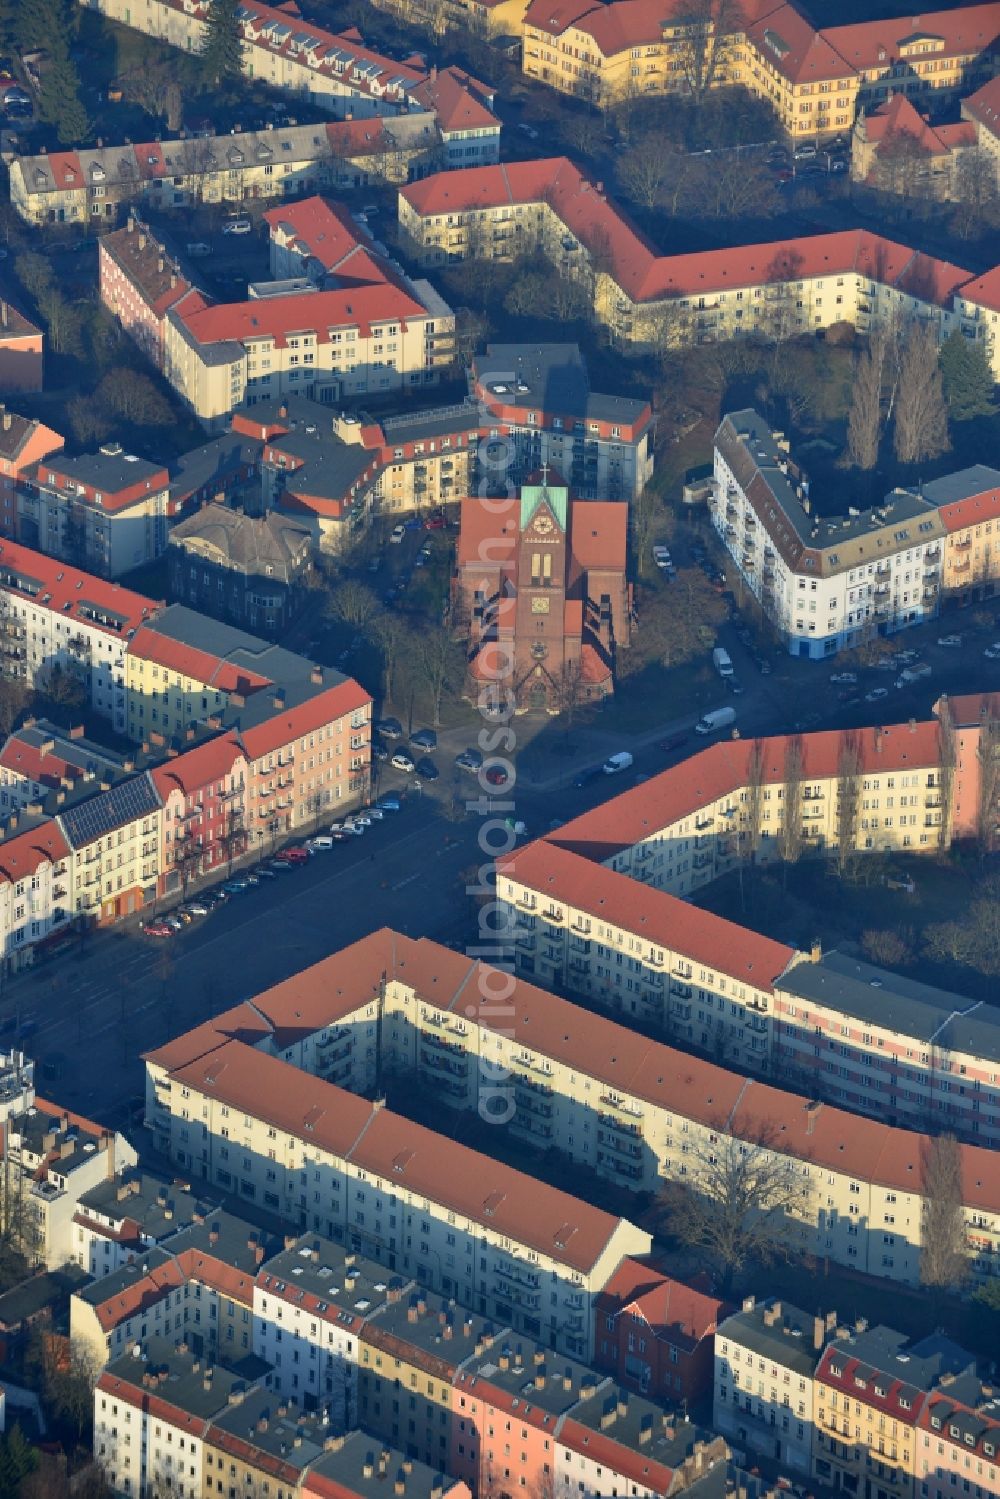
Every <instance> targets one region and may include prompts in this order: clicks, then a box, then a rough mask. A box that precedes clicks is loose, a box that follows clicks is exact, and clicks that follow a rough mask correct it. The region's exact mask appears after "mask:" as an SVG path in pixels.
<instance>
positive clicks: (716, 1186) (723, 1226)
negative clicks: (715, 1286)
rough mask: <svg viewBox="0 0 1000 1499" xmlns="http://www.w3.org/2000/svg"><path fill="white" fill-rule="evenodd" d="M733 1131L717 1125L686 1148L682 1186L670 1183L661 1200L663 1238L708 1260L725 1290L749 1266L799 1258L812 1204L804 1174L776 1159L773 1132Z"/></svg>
mask: <svg viewBox="0 0 1000 1499" xmlns="http://www.w3.org/2000/svg"><path fill="white" fill-rule="evenodd" d="M732 1128H733V1126H732V1125H731V1124H730V1123H729V1122H728V1121H725V1122H720V1123H719V1125H718V1127H717V1130H716V1131H713V1132H712V1133H709V1134H706V1135H705V1136H703V1137H702V1138H701V1139H700V1140H699V1141H698V1142H697V1143H695V1144H694V1145H689V1147H688V1150H687V1153H686V1156H685V1164H686V1165H687V1181H686V1182H684V1183H681V1182H671V1183H669V1184H667V1185H666V1186H665V1187H664V1189H663V1191H662V1193H661V1198H660V1202H661V1206H662V1209H663V1213H664V1216H665V1220H666V1227H667V1229H668V1232H670V1233H671V1234H672V1235H673V1236H674V1237H675V1238H677V1239H679V1240H680V1241H681V1243H682V1244H685V1245H686V1246H687V1247H688V1248H689V1249H694V1250H697V1251H698V1252H699V1253H701V1254H704V1255H706V1256H707V1258H708V1259H709V1260H710V1261H711V1262H712V1263H713V1264H714V1265H715V1266H716V1267H717V1269H718V1270H719V1272H720V1275H721V1279H722V1286H723V1289H724V1290H725V1291H728V1290H729V1288H730V1287H731V1285H732V1282H733V1279H734V1277H735V1276H736V1275H737V1274H738V1273H739V1271H741V1270H742V1269H743V1268H744V1267H745V1266H746V1265H748V1264H750V1263H751V1262H755V1261H756V1262H761V1263H770V1262H773V1261H774V1260H778V1259H782V1258H789V1257H790V1256H791V1255H793V1254H795V1253H797V1252H798V1250H799V1249H800V1247H801V1243H800V1238H801V1235H800V1231H799V1230H800V1226H801V1223H802V1221H803V1219H805V1217H806V1216H807V1211H808V1208H809V1203H810V1199H811V1197H812V1186H811V1184H810V1178H809V1175H808V1170H807V1169H804V1168H803V1165H802V1162H801V1161H800V1160H798V1159H792V1158H791V1157H789V1156H787V1155H785V1154H783V1153H782V1152H781V1150H780V1149H779V1146H778V1142H779V1140H780V1135H779V1133H778V1131H777V1129H775V1128H774V1127H772V1126H771V1125H769V1124H764V1125H763V1126H761V1127H754V1128H752V1129H750V1130H748V1131H746V1132H743V1131H740V1132H739V1133H729V1131H730V1130H732ZM737 1128H738V1126H737ZM688 1183H690V1185H689V1184H688Z"/></svg>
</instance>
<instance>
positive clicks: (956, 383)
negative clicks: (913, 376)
mask: <svg viewBox="0 0 1000 1499" xmlns="http://www.w3.org/2000/svg"><path fill="white" fill-rule="evenodd" d="M941 379H942V381H943V382H944V398H945V400H946V401H947V402H948V414H949V416H950V417H951V419H952V421H953V422H968V421H971V420H972V418H973V417H976V416H992V415H993V412H994V411H995V409H996V408H995V407H994V405H993V372H992V370H991V369H990V364H989V360H988V359H987V357H986V349H985V347H984V345H983V344H981V343H979V342H978V340H975V339H971V338H966V337H965V336H964V334H962V333H957V332H956V333H950V334H949V335H948V337H947V338H946V339H945V341H944V343H943V344H942V345H941Z"/></svg>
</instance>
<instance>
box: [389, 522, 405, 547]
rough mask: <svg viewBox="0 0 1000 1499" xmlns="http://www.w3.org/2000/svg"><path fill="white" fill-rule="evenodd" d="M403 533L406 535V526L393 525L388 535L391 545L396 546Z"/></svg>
mask: <svg viewBox="0 0 1000 1499" xmlns="http://www.w3.org/2000/svg"><path fill="white" fill-rule="evenodd" d="M405 535H406V527H405V526H403V525H399V526H393V528H392V531H391V532H390V535H389V540H390V541H391V542H392V544H393V546H397V547H398V546H399V543H400V542H401V541H402V539H403V537H404V536H405Z"/></svg>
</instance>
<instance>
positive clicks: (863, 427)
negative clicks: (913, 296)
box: [847, 328, 889, 469]
mask: <svg viewBox="0 0 1000 1499" xmlns="http://www.w3.org/2000/svg"><path fill="white" fill-rule="evenodd" d="M888 352H889V337H888V334H887V333H886V330H885V329H884V328H874V329H872V331H871V333H870V334H869V337H868V348H867V349H866V350H865V352H864V353H863V354H859V355H858V357H857V359H856V360H855V361H854V380H853V384H852V390H851V409H850V413H849V415H848V418H847V454H848V457H849V458H850V461H851V462H852V463H853V464H854V466H855V467H856V468H862V469H872V468H874V467H875V465H876V463H877V462H878V450H879V445H880V443H881V441H882V415H883V394H884V386H885V373H886V360H887V356H888Z"/></svg>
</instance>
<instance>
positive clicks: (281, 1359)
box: [253, 1234, 408, 1433]
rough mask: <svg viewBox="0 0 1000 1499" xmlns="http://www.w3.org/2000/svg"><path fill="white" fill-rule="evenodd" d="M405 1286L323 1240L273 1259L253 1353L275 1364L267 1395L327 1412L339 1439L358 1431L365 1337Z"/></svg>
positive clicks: (257, 1307) (263, 1281) (262, 1278)
mask: <svg viewBox="0 0 1000 1499" xmlns="http://www.w3.org/2000/svg"><path fill="white" fill-rule="evenodd" d="M390 1279H391V1282H392V1283H391V1285H390V1284H389V1280H390ZM406 1284H408V1283H406V1282H403V1281H401V1280H400V1279H399V1277H398V1276H395V1277H387V1276H386V1273H385V1269H384V1267H383V1266H382V1265H379V1264H377V1263H376V1262H375V1261H373V1260H362V1259H359V1258H358V1256H357V1255H355V1254H353V1253H351V1252H350V1251H349V1250H346V1249H345V1248H344V1246H343V1245H342V1244H336V1243H333V1242H332V1241H331V1240H329V1239H324V1238H321V1237H320V1236H318V1235H316V1234H306V1235H304V1236H303V1237H302V1238H300V1239H298V1240H296V1241H295V1242H294V1243H292V1244H290V1245H289V1247H288V1248H286V1249H284V1250H283V1251H282V1252H281V1253H280V1254H277V1255H275V1256H274V1257H273V1258H272V1259H270V1260H267V1261H266V1262H265V1264H263V1265H262V1266H261V1268H260V1271H259V1273H258V1276H257V1280H256V1283H255V1285H254V1292H253V1351H254V1353H255V1354H256V1355H257V1356H258V1358H262V1359H264V1360H265V1361H266V1362H267V1363H268V1364H270V1365H271V1372H270V1374H269V1375H268V1376H267V1385H268V1388H269V1389H272V1390H275V1391H276V1392H277V1393H278V1394H279V1395H283V1396H285V1397H286V1398H288V1399H292V1400H295V1401H297V1403H298V1404H299V1405H301V1406H302V1407H303V1408H304V1409H305V1410H307V1411H309V1410H316V1409H317V1408H318V1407H325V1408H326V1409H328V1410H329V1412H330V1416H331V1424H332V1428H333V1430H334V1431H336V1432H338V1433H339V1432H342V1431H344V1430H350V1429H351V1428H352V1427H354V1426H356V1425H357V1423H358V1361H359V1355H358V1348H359V1334H360V1333H361V1331H362V1328H363V1326H364V1323H365V1321H366V1319H367V1318H369V1317H371V1316H373V1315H375V1314H376V1313H377V1311H378V1309H379V1308H380V1307H382V1306H384V1305H385V1304H386V1303H387V1302H388V1301H398V1300H399V1298H400V1296H401V1295H402V1294H403V1290H404V1288H405V1286H406Z"/></svg>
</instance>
